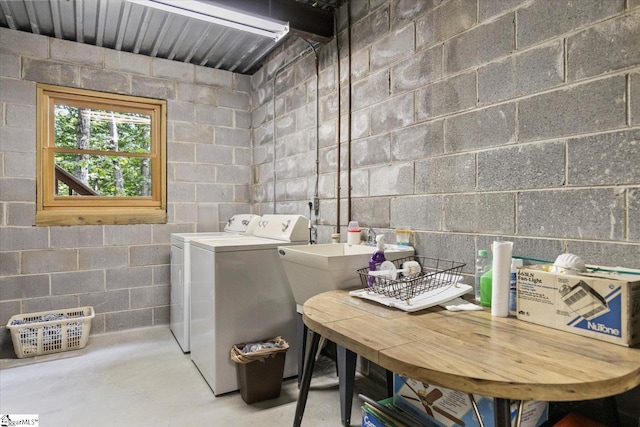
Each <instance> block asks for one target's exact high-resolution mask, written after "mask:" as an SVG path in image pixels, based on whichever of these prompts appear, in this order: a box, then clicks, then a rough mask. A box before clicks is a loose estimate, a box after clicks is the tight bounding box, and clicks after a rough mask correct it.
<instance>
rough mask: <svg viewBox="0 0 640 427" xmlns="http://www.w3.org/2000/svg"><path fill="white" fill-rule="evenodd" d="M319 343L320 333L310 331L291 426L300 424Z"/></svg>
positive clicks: (296, 426) (294, 426) (298, 426)
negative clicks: (308, 345)
mask: <svg viewBox="0 0 640 427" xmlns="http://www.w3.org/2000/svg"><path fill="white" fill-rule="evenodd" d="M319 343H320V334H318V333H315V332H314V331H311V347H310V348H309V352H308V353H307V360H306V361H305V363H304V373H303V374H302V384H301V385H300V393H299V394H298V403H297V404H296V414H295V417H294V419H293V427H300V424H302V416H303V415H304V407H305V406H306V404H307V396H308V395H309V386H310V385H311V376H312V375H313V366H314V365H315V363H316V352H317V351H318V344H319Z"/></svg>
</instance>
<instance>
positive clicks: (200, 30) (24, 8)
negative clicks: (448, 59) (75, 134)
mask: <svg viewBox="0 0 640 427" xmlns="http://www.w3.org/2000/svg"><path fill="white" fill-rule="evenodd" d="M300 2H301V3H304V4H305V5H307V6H313V7H315V8H319V9H323V10H325V11H326V10H332V9H333V8H335V7H336V6H337V4H336V3H337V0H323V1H317V0H302V1H300ZM0 25H1V26H3V27H7V28H11V29H15V30H20V31H27V32H30V33H34V34H41V35H46V36H50V37H56V38H59V39H64V40H73V41H77V42H79V43H86V44H92V45H96V46H102V47H106V48H111V49H116V50H121V51H125V52H133V53H137V54H141V55H147V56H151V57H158V58H165V59H169V60H175V61H182V62H188V63H193V64H197V65H202V66H206V67H211V68H218V69H223V70H228V71H233V72H237V73H242V74H252V73H253V72H255V71H256V70H257V69H258V68H259V67H260V65H261V61H262V60H263V59H264V58H265V56H266V55H268V54H269V53H270V52H271V51H272V50H273V49H274V48H275V47H276V46H277V45H278V44H279V43H280V41H274V40H273V39H272V38H269V37H265V36H261V35H257V34H252V33H248V32H244V31H241V30H237V29H233V28H228V27H225V26H221V25H217V24H213V23H209V22H205V21H201V20H197V19H192V18H189V17H186V16H182V15H178V14H172V13H169V12H166V11H162V10H158V9H155V8H151V7H148V6H145V5H141V4H137V3H133V2H129V1H126V0H50V1H41V0H0Z"/></svg>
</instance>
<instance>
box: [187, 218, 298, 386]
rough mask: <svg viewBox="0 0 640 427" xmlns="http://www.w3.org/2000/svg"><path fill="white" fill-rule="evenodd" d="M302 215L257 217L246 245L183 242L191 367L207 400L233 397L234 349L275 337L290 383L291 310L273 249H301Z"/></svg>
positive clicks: (242, 241) (293, 363)
mask: <svg viewBox="0 0 640 427" xmlns="http://www.w3.org/2000/svg"><path fill="white" fill-rule="evenodd" d="M308 227H309V220H308V219H307V218H305V217H304V216H302V215H263V216H262V218H261V220H260V221H259V222H258V224H257V227H256V229H255V231H254V236H253V237H243V238H238V239H227V240H223V239H220V240H210V239H209V240H207V239H195V240H192V242H191V292H192V294H191V360H192V361H193V363H194V364H195V365H196V367H197V368H198V370H199V371H200V373H201V374H202V376H203V377H204V379H205V380H206V382H207V383H208V384H209V386H210V387H211V390H213V392H214V394H216V395H220V394H223V393H228V392H232V391H235V390H238V381H237V378H236V366H235V363H234V362H233V361H232V360H231V358H230V352H231V348H232V347H233V345H235V344H241V343H249V342H257V341H264V340H268V339H271V338H274V337H276V336H281V337H282V338H284V340H285V341H287V343H289V349H288V351H287V355H286V358H285V368H284V373H283V377H284V378H287V377H292V376H295V375H297V364H298V361H297V359H298V357H297V349H298V342H297V341H298V339H297V325H296V304H295V300H294V298H293V293H292V292H291V287H290V286H289V282H288V281H287V278H286V275H285V272H284V268H283V266H282V262H281V261H280V259H279V255H278V245H282V244H283V242H288V243H287V244H306V243H307V238H308Z"/></svg>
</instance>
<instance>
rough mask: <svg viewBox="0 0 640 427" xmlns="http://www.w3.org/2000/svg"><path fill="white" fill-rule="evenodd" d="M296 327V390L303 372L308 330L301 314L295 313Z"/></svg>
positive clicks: (300, 382)
mask: <svg viewBox="0 0 640 427" xmlns="http://www.w3.org/2000/svg"><path fill="white" fill-rule="evenodd" d="M296 318H297V326H298V342H299V343H300V344H299V345H300V347H299V348H298V389H300V384H302V373H303V372H304V370H303V369H304V355H305V350H306V348H307V333H308V332H309V329H308V328H307V325H305V324H304V322H303V321H302V314H300V313H296Z"/></svg>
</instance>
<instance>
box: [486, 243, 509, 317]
mask: <svg viewBox="0 0 640 427" xmlns="http://www.w3.org/2000/svg"><path fill="white" fill-rule="evenodd" d="M491 248H492V250H493V265H492V270H493V276H492V280H491V282H492V289H491V315H492V316H497V317H507V316H509V281H510V280H511V250H512V249H513V242H502V241H495V242H493V245H491Z"/></svg>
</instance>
